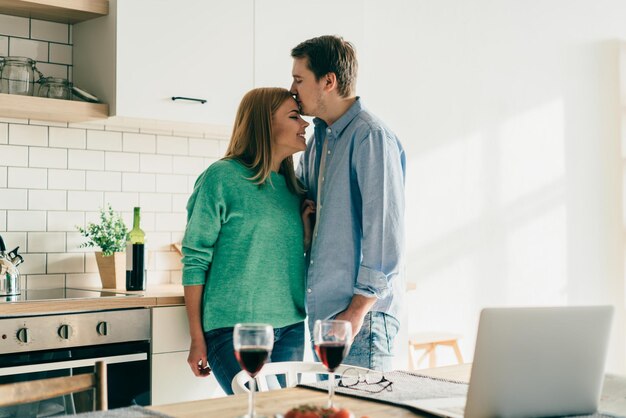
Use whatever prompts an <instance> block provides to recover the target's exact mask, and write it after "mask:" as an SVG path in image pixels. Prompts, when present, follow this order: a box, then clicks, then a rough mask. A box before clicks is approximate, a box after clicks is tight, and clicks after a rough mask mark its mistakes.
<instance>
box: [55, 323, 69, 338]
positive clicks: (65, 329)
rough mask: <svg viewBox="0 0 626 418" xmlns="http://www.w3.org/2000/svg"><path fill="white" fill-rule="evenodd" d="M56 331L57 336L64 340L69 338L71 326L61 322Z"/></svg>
mask: <svg viewBox="0 0 626 418" xmlns="http://www.w3.org/2000/svg"><path fill="white" fill-rule="evenodd" d="M57 333H58V334H59V337H61V338H63V339H64V340H69V339H70V337H71V336H72V327H71V326H69V325H67V324H63V325H61V326H60V327H59V329H58V330H57Z"/></svg>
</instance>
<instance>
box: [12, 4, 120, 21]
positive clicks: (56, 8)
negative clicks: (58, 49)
mask: <svg viewBox="0 0 626 418" xmlns="http://www.w3.org/2000/svg"><path fill="white" fill-rule="evenodd" d="M0 14H6V15H12V16H22V17H31V18H33V19H40V20H49V21H52V22H60V23H77V22H82V21H85V20H89V19H93V18H96V17H101V16H106V15H108V14H109V0H0Z"/></svg>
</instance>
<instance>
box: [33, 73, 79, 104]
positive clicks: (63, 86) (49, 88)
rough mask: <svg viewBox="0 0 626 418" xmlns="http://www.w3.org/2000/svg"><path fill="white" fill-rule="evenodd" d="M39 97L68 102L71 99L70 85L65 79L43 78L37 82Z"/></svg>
mask: <svg viewBox="0 0 626 418" xmlns="http://www.w3.org/2000/svg"><path fill="white" fill-rule="evenodd" d="M39 83H40V84H41V87H39V93H38V96H39V97H49V98H51V99H63V100H70V99H71V98H72V83H70V82H69V81H68V80H66V79H65V78H57V77H44V78H42V79H40V80H39Z"/></svg>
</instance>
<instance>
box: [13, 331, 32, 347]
mask: <svg viewBox="0 0 626 418" xmlns="http://www.w3.org/2000/svg"><path fill="white" fill-rule="evenodd" d="M16 337H17V339H18V340H19V342H21V343H24V344H26V343H29V342H30V330H29V329H28V328H20V329H18V330H17V334H16Z"/></svg>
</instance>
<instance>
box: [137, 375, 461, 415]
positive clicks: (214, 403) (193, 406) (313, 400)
mask: <svg viewBox="0 0 626 418" xmlns="http://www.w3.org/2000/svg"><path fill="white" fill-rule="evenodd" d="M419 373H422V374H424V375H428V376H432V377H441V378H446V379H454V380H460V381H469V374H470V365H469V364H463V365H459V366H448V367H439V368H436V369H429V370H420V371H419ZM335 397H336V403H337V404H339V405H340V406H342V407H344V408H348V409H349V410H351V411H352V412H353V413H354V416H355V418H361V417H363V416H368V417H370V418H392V417H393V418H404V417H407V418H408V417H411V418H414V417H416V416H422V415H417V414H414V413H413V412H411V411H409V410H408V409H404V408H401V407H396V406H391V405H386V404H383V403H378V402H371V401H367V400H362V399H356V398H351V397H348V396H342V395H338V394H335ZM327 398H328V394H326V393H324V392H321V391H316V390H312V389H305V388H290V389H282V390H275V391H271V392H261V393H258V394H257V395H256V411H257V413H258V414H263V415H266V416H268V417H273V416H274V414H276V413H283V414H284V413H285V412H287V411H288V410H289V409H290V408H292V407H294V406H296V405H301V404H305V403H308V404H315V405H325V404H326V400H327ZM247 407H248V395H246V394H244V395H234V396H227V397H223V398H214V399H207V400H201V401H193V402H181V403H177V404H169V405H160V406H151V407H149V409H152V410H154V411H158V412H162V413H164V414H167V415H171V416H173V417H181V418H192V417H203V418H205V417H220V418H228V417H237V416H240V415H245V414H246V413H247ZM423 416H424V417H429V416H431V415H428V414H424V415H423Z"/></svg>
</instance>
